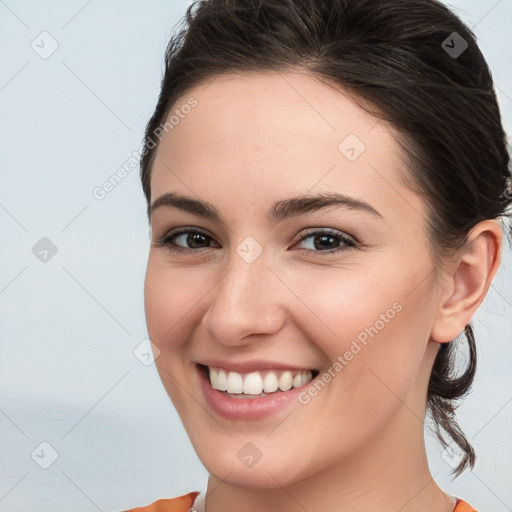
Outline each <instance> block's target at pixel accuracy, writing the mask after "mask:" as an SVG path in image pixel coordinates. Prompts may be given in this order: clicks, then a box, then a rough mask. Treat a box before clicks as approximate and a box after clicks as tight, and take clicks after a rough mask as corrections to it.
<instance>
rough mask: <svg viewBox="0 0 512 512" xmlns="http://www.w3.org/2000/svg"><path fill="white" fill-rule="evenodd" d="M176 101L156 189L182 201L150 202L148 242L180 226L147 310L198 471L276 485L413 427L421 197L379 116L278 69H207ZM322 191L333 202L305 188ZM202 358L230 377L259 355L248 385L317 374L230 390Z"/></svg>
mask: <svg viewBox="0 0 512 512" xmlns="http://www.w3.org/2000/svg"><path fill="white" fill-rule="evenodd" d="M172 115H173V116H174V117H173V118H172V119H171V118H169V119H171V121H170V124H169V125H167V131H168V133H165V131H164V132H163V137H162V139H161V142H160V145H159V148H158V151H157V154H156V158H155V161H154V165H153V170H152V178H151V197H152V202H153V203H154V202H155V201H158V199H159V198H161V197H162V196H163V195H164V194H169V193H173V194H175V198H176V197H177V196H187V197H188V198H190V200H189V201H181V202H180V205H181V207H178V206H172V205H171V204H170V202H169V201H167V204H161V205H160V206H158V207H156V208H155V209H154V210H153V211H152V215H151V223H152V236H153V241H157V240H160V239H162V238H164V236H166V235H168V234H176V233H178V232H181V234H178V235H177V236H174V237H173V238H172V239H171V238H170V236H168V241H169V245H168V246H165V245H158V244H155V245H153V244H152V247H151V249H150V252H149V260H148V266H147V273H146V281H145V310H146V319H147V326H148V333H149V337H150V339H151V340H152V342H153V343H154V344H155V345H156V346H157V347H158V349H159V351H160V353H159V356H158V357H157V359H156V365H157V368H158V371H159V374H160V376H161V379H162V382H163V384H164V386H165V388H166V390H167V392H168V394H169V396H170V397H171V399H172V401H173V403H174V405H175V407H176V409H177V411H178V413H179V415H180V417H181V420H182V422H183V424H184V427H185V429H186V431H187V433H188V435H189V437H190V439H191V442H192V444H193V446H194V448H195V450H196V452H197V454H198V456H199V458H200V459H201V461H202V462H203V464H204V465H205V467H206V468H207V470H208V471H209V472H210V474H212V475H215V476H216V477H217V478H219V479H222V480H225V481H227V482H231V483H234V484H236V485H243V486H246V487H259V488H264V487H267V488H271V487H277V486H279V485H286V484H291V483H293V482H298V481H299V480H302V479H304V478H307V477H309V476H312V475H313V474H316V473H319V472H320V471H322V470H324V469H327V468H329V467H335V466H336V467H338V468H339V469H340V471H342V470H343V468H348V467H350V468H352V470H355V468H363V467H364V466H365V464H367V463H369V461H373V462H372V463H373V464H377V465H378V461H379V460H382V461H385V460H386V450H392V452H393V453H394V456H396V454H397V450H399V447H401V446H408V445H410V446H412V445H414V443H415V442H416V441H418V442H419V439H420V438H421V435H422V432H423V416H424V407H425V401H426V388H427V382H428V377H429V373H430V369H431V366H432V362H433V358H434V356H435V354H436V351H437V347H438V346H439V345H438V344H437V343H434V342H433V341H432V340H430V332H431V327H432V324H433V320H434V317H435V314H436V311H437V310H436V308H437V304H436V294H435V293H434V292H435V290H436V288H435V283H434V275H433V273H432V270H433V267H432V261H431V258H430V256H429V246H428V240H427V235H426V218H427V213H426V206H425V203H424V201H423V199H422V198H421V197H420V196H417V195H415V194H414V193H413V192H412V191H411V190H409V189H408V188H406V187H405V186H404V184H403V183H402V182H401V181H400V174H399V173H400V172H404V171H405V168H404V165H403V163H402V162H401V161H400V153H399V151H398V147H397V144H396V142H395V139H394V132H392V130H391V128H390V127H389V125H387V124H386V123H385V122H383V121H380V122H378V120H377V119H376V118H375V117H372V116H371V115H370V114H368V113H367V112H365V111H364V110H362V109H360V108H359V107H358V106H357V105H355V104H354V103H353V102H352V101H351V100H350V99H349V98H348V96H346V95H345V94H344V93H343V92H341V90H337V89H335V88H334V87H330V86H329V85H326V84H325V83H322V82H320V81H319V80H317V79H315V78H313V77H311V76H306V75H301V74H298V73H291V72H288V73H283V74H279V73H266V74H264V73H256V74H243V75H239V76H237V75H229V76H228V75H223V76H220V77H217V78H216V79H215V80H214V81H212V82H210V83H209V84H205V83H202V84H200V85H198V86H196V87H194V88H193V89H190V90H189V91H188V92H187V94H184V95H183V96H182V98H180V100H178V102H177V103H176V104H175V106H174V108H173V112H172ZM334 194H338V195H339V197H338V199H340V198H341V199H343V198H344V199H345V200H344V201H341V202H338V203H336V202H335V201H334V200H333V201H331V203H325V204H328V205H327V206H325V205H323V206H322V203H321V202H320V201H316V202H315V201H312V200H311V198H314V197H316V196H318V195H320V196H322V197H324V199H325V198H327V197H329V195H334ZM293 198H294V199H293ZM199 202H201V203H208V205H210V206H211V208H210V209H207V208H204V207H199V206H198V205H199ZM161 203H162V201H161ZM213 210H214V211H215V212H216V214H217V216H218V218H217V217H215V216H214V215H212V211H213ZM208 213H209V214H210V215H207V214H208ZM186 228H191V229H192V228H193V230H195V231H196V232H195V233H192V234H187V233H185V234H183V233H182V232H183V230H184V229H186ZM326 230H327V233H324V231H326ZM197 232H199V233H197ZM340 237H341V238H340ZM172 247H177V248H182V249H188V250H189V252H182V253H177V252H174V251H173V250H172ZM308 251H309V252H308ZM251 362H253V363H255V364H254V365H253V366H250V365H246V366H243V365H244V364H245V363H251ZM263 363H266V364H263ZM198 364H203V365H210V366H214V367H217V368H223V369H225V370H226V372H227V373H229V371H230V370H238V373H240V374H241V376H242V379H243V378H244V377H245V375H246V374H247V373H252V372H253V371H256V370H261V371H260V373H259V376H258V375H256V376H255V375H253V376H251V377H250V378H249V380H252V381H253V382H254V383H255V384H254V385H255V388H254V389H253V390H252V392H253V393H257V391H255V390H256V389H257V388H258V385H260V386H261V384H258V382H263V384H265V382H266V385H267V386H270V388H268V387H267V389H271V387H272V386H273V385H274V387H275V380H276V379H281V383H282V385H283V387H284V388H285V389H286V388H287V386H288V385H287V384H286V380H287V378H288V377H289V375H285V377H283V374H286V370H287V369H289V370H292V369H293V370H294V372H296V371H297V370H301V369H302V370H315V372H313V374H316V373H317V372H318V376H317V377H316V378H315V379H314V380H313V381H311V382H308V383H305V384H303V385H302V382H303V380H302V379H301V377H299V378H298V379H295V384H296V385H299V388H292V390H290V391H276V392H274V393H270V391H269V393H268V396H267V397H264V398H257V399H254V398H240V397H238V398H235V397H228V396H226V394H225V393H223V392H222V391H219V390H214V389H213V388H211V386H210V384H209V383H208V381H207V380H206V379H207V377H206V373H205V372H204V368H203V367H201V366H198ZM272 369H275V370H276V371H275V372H271V371H269V370H272ZM270 373H273V374H274V375H275V378H274V376H273V375H270V376H269V377H267V375H269V374H270ZM294 375H295V373H292V374H291V376H292V377H294ZM230 379H231V381H230V386H231V385H233V386H235V388H236V385H237V383H239V382H240V377H239V376H238V375H236V373H234V374H233V375H232V376H231V377H230ZM265 379H266V381H265ZM219 380H222V377H218V378H217V382H218V381H219ZM278 382H279V380H278ZM205 383H206V386H205ZM235 388H230V389H232V390H234V389H235ZM246 389H247V391H249V392H251V389H249V388H246ZM416 444H418V443H416ZM390 453H391V452H390Z"/></svg>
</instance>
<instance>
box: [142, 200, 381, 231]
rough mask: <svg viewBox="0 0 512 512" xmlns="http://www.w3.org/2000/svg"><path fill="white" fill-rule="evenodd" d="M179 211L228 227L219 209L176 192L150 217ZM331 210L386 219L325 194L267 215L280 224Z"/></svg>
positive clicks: (286, 203)
mask: <svg viewBox="0 0 512 512" xmlns="http://www.w3.org/2000/svg"><path fill="white" fill-rule="evenodd" d="M162 207H165V208H177V209H179V210H182V211H184V212H188V213H192V214H194V215H197V216H199V217H204V218H206V219H209V220H212V221H215V222H218V223H220V224H223V225H225V224H226V223H225V221H224V220H223V219H222V216H221V214H220V212H219V210H218V209H217V208H216V207H215V206H213V205H212V204H211V203H208V202H206V201H201V200H199V199H194V198H193V197H189V196H183V195H180V194H177V193H175V192H167V193H165V194H163V195H161V196H160V197H159V198H158V199H155V201H154V202H153V203H152V204H151V207H150V208H149V209H148V216H149V217H150V216H151V214H153V212H154V211H155V210H157V209H159V208H162ZM329 207H342V208H348V209H351V210H358V211H362V212H366V213H370V214H372V215H374V216H376V217H379V218H381V219H384V217H383V216H382V215H381V214H380V213H379V212H378V211H377V210H376V209H375V208H373V206H371V205H370V204H368V203H366V202H365V201H362V200H361V199H355V198H353V197H350V196H346V195H344V194H337V193H330V192H325V193H321V194H307V195H304V196H298V197H290V198H288V199H281V200H279V201H276V202H275V203H274V204H273V205H272V207H271V208H270V210H269V211H268V213H267V219H268V220H269V222H280V221H282V220H284V219H288V218H290V217H297V216H299V215H304V214H306V213H309V212H315V211H318V210H321V209H324V208H329Z"/></svg>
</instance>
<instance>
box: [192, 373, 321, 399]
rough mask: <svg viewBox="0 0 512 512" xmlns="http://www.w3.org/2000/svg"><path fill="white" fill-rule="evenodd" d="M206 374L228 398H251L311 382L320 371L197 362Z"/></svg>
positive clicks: (212, 384)
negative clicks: (225, 366)
mask: <svg viewBox="0 0 512 512" xmlns="http://www.w3.org/2000/svg"><path fill="white" fill-rule="evenodd" d="M197 366H198V367H199V369H200V371H202V372H203V373H204V375H205V376H206V379H207V380H208V382H209V383H210V386H211V388H212V389H215V390H217V391H219V392H221V393H222V394H224V395H226V396H229V397H231V398H239V399H254V398H264V397H267V396H271V395H277V394H280V393H285V392H286V391H289V390H291V389H297V388H301V387H302V386H305V385H307V384H308V383H309V382H311V381H312V380H313V379H314V378H315V377H316V376H317V375H318V374H319V373H320V371H319V370H317V369H314V368H313V369H309V370H295V369H290V370H286V369H284V370H283V369H266V370H261V371H253V372H247V373H238V372H234V371H228V370H225V369H223V368H218V367H213V366H205V365H202V364H198V365H197Z"/></svg>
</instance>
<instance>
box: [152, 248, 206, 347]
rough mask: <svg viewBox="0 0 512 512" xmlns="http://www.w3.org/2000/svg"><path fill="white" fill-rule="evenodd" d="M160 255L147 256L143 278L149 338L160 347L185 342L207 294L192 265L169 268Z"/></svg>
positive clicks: (176, 345) (179, 344)
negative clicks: (181, 267) (200, 304)
mask: <svg viewBox="0 0 512 512" xmlns="http://www.w3.org/2000/svg"><path fill="white" fill-rule="evenodd" d="M159 260H160V258H159V257H158V256H151V255H150V257H149V259H148V265H147V270H146V277H145V281H144V309H145V315H146V324H147V329H148V334H149V338H150V339H151V340H152V341H153V343H155V344H156V345H157V346H158V347H159V348H160V350H162V351H164V350H165V351H166V350H174V349H177V348H180V347H181V346H182V345H183V344H185V343H186V341H187V338H186V336H185V335H184V330H185V328H186V326H187V325H190V322H191V321H192V317H193V315H194V307H197V305H198V304H199V302H200V301H201V298H202V297H203V295H204V287H203V288H202V287H198V286H197V285H195V284H194V280H193V278H192V277H191V270H190V269H186V268H185V269H176V268H170V267H169V266H168V265H166V264H165V263H162V262H160V261H159Z"/></svg>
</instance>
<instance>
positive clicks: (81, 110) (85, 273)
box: [0, 0, 512, 512]
mask: <svg viewBox="0 0 512 512" xmlns="http://www.w3.org/2000/svg"><path fill="white" fill-rule="evenodd" d="M451 5H452V6H455V7H456V11H457V12H458V13H459V14H460V15H461V16H462V18H463V19H464V20H465V21H466V22H467V23H468V24H469V25H470V26H475V25H476V26H475V28H474V30H475V32H476V34H477V36H478V37H479V43H480V47H481V49H482V51H483V53H484V55H485V56H486V58H487V59H488V62H489V65H490V67H491V69H492V72H493V77H494V79H495V83H496V87H497V92H498V98H499V102H500V106H501V109H502V114H503V117H504V124H505V127H506V129H507V132H508V134H509V135H510V134H511V133H512V99H511V98H512V68H511V66H510V63H511V62H512V33H511V31H510V27H511V22H512V0H501V1H499V2H498V1H494V0H487V1H483V0H471V1H468V0H458V1H456V2H452V4H451ZM187 6H188V2H177V1H167V2H165V1H157V0H152V1H148V2H128V1H120V0H118V1H103V2H101V1H99V0H92V1H89V2H83V1H66V2H64V1H60V2H59V1H51V2H50V1H47V2H36V1H14V0H6V1H5V2H4V1H0V120H1V128H0V129H1V132H0V154H1V155H2V160H1V172H2V181H1V182H2V186H1V188H0V223H1V224H0V225H1V247H2V251H1V260H0V268H1V272H0V322H1V326H2V331H1V341H0V343H1V347H0V372H1V376H0V443H1V444H0V450H1V459H0V511H10V512H13V511H17V512H23V511H29V510H38V511H40V512H45V511H50V510H51V511H53V512H58V511H61V510H62V511H64V510H73V511H75V512H89V511H95V510H101V511H105V512H107V511H114V510H120V509H123V508H128V507H134V506H141V505H145V504H148V503H150V502H152V501H154V500H156V499H158V498H163V497H168V498H169V497H174V496H177V495H179V494H183V493H186V492H189V491H191V490H202V489H204V488H205V486H206V480H207V473H206V471H205V469H204V468H203V467H202V465H201V464H200V462H199V459H198V458H197V456H196V455H195V453H194V450H193V448H192V446H191V444H190V442H189V440H188V438H187V436H186V434H185V432H184V429H183V427H182V425H181V423H180V421H179V418H178V416H177V414H176V412H175V410H174V409H173V407H172V404H171V402H170V400H169V398H168V397H167V394H166V393H165V391H164V389H163V386H162V384H161V382H160V379H159V377H158V374H157V372H156V369H155V367H154V365H152V366H144V365H143V364H142V363H141V362H140V361H139V360H138V359H137V358H136V357H135V356H134V353H133V351H134V349H135V348H136V347H137V346H138V345H139V344H140V343H141V341H142V340H143V339H145V338H146V336H147V331H146V326H145V318H144V304H143V280H144V272H145V264H146V258H147V253H148V249H149V230H148V225H147V221H146V204H145V200H144V196H143V194H142V189H141V185H140V180H139V174H138V173H139V169H138V167H137V166H136V167H133V168H132V172H131V173H130V174H128V176H126V178H125V179H124V180H123V181H122V182H121V183H120V184H119V185H118V186H117V187H116V188H115V189H114V190H113V191H112V192H110V193H109V194H108V195H107V196H106V197H105V199H103V200H97V199H95V198H94V197H93V195H92V191H93V189H94V188H95V187H97V186H101V185H102V184H103V183H104V182H105V181H106V180H108V179H109V177H110V176H111V175H112V174H113V173H114V172H115V171H116V170H117V169H118V168H119V167H121V166H122V165H123V164H124V163H125V162H126V161H127V160H128V159H129V158H130V156H132V154H133V152H134V151H137V150H138V149H139V147H140V143H141V140H142V136H143V130H144V126H145V124H146V122H147V121H148V119H149V116H150V114H151V113H152V109H153V108H154V105H155V102H156V99H157V94H158V91H159V82H160V77H161V71H162V63H163V55H164V49H165V45H166V43H167V41H168V38H169V36H170V34H171V32H172V29H173V26H174V24H175V22H176V21H177V20H178V19H179V18H180V17H181V16H182V14H184V12H185V9H186V7H187ZM43 31H47V32H48V33H50V34H51V36H52V37H53V38H54V39H55V40H56V41H57V42H58V45H59V47H58V49H57V50H56V51H55V53H54V54H53V55H51V56H50V57H49V58H47V59H42V58H41V57H39V56H38V55H37V54H36V53H35V51H34V50H33V49H32V48H31V43H32V41H33V40H34V39H35V38H36V36H38V35H39V34H40V33H41V32H43ZM36 42H37V39H36ZM48 44H49V43H48V41H47V45H46V46H45V47H46V48H48V47H49V46H48ZM42 237H48V238H49V239H50V240H51V241H52V242H53V243H54V244H55V245H56V246H57V250H58V252H57V254H56V255H55V256H54V257H53V258H52V259H51V260H49V261H48V262H47V263H42V262H40V261H39V260H38V259H37V258H36V257H35V256H34V254H33V253H32V247H33V246H34V245H35V244H36V242H38V241H39V240H40V239H41V238H42ZM511 259H512V258H511V251H510V247H509V246H508V245H507V246H506V247H505V254H504V262H503V268H502V269H501V270H500V272H499V274H498V276H497V277H496V279H495V281H494V284H493V287H492V289H491V291H490V293H489V295H488V297H487V298H486V300H485V302H484V304H483V305H482V307H481V308H480V310H479V312H478V314H477V316H476V317H475V319H474V325H475V330H476V337H477V343H478V348H479V370H478V374H477V379H476V384H475V390H474V392H473V393H472V394H471V395H470V397H469V398H468V399H467V400H466V401H465V402H464V404H463V405H462V406H461V408H460V413H459V418H460V423H461V425H462V427H463V429H464V431H465V432H466V433H467V435H468V437H469V438H470V439H471V441H472V443H473V445H474V447H475V449H476V450H477V454H478V462H477V466H476V469H475V471H474V472H473V473H471V472H466V473H464V474H463V476H461V477H459V478H458V479H457V480H455V481H453V482H452V480H451V478H450V477H449V476H448V473H449V469H450V467H449V466H448V464H447V463H446V462H445V461H444V459H443V458H442V457H441V449H440V447H439V445H438V444H437V443H436V442H434V441H432V440H431V439H430V438H428V450H429V459H430V462H431V467H432V474H433V475H434V476H435V478H436V479H437V480H438V481H439V482H440V484H441V485H442V486H443V488H444V489H445V490H447V491H448V492H451V493H452V494H454V495H457V496H462V497H464V498H465V499H467V500H468V501H469V502H470V503H472V504H473V505H474V506H475V507H476V508H477V509H479V511H481V512H505V511H510V510H512V486H511V485H510V482H512V468H511V462H510V461H511V460H512V446H511V442H510V432H512V404H511V401H512V372H511V371H510V368H511V366H512V344H511V343H510V340H511V332H512V293H511V288H512V286H511V284H512V277H511V273H510V267H511ZM43 441H46V442H48V443H50V444H51V445H52V446H53V447H54V448H55V449H56V450H57V452H58V454H59V456H58V459H57V460H56V461H55V463H54V464H53V465H51V466H50V467H49V468H48V469H46V470H44V469H42V468H40V467H39V466H38V465H37V464H36V463H35V462H34V461H33V460H32V458H31V455H30V454H31V453H32V452H33V450H34V449H36V447H38V446H39V444H40V443H41V442H43ZM46 453H48V451H47V452H46Z"/></svg>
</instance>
